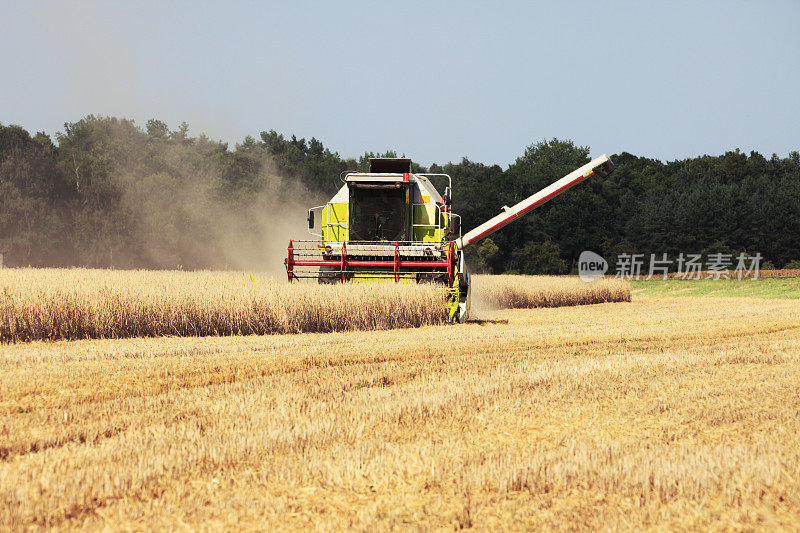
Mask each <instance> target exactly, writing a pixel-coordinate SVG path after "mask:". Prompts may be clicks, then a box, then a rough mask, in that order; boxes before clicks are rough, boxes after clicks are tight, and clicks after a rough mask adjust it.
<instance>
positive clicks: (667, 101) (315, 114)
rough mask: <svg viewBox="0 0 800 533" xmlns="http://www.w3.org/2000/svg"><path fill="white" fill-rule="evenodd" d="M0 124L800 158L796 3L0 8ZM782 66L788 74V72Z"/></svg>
mask: <svg viewBox="0 0 800 533" xmlns="http://www.w3.org/2000/svg"><path fill="white" fill-rule="evenodd" d="M0 14H1V15H2V16H3V19H4V20H6V22H7V25H6V26H7V28H6V31H5V32H4V34H3V36H2V37H0V43H2V44H3V45H4V49H6V50H11V51H12V53H7V54H6V55H7V59H6V62H5V63H6V65H5V67H6V69H5V71H6V75H7V80H8V81H7V83H5V84H3V86H2V88H0V122H2V123H4V124H19V125H20V126H23V127H25V128H26V129H28V130H30V131H31V132H35V131H45V132H46V133H48V134H51V135H53V134H55V133H56V132H57V131H61V130H63V123H64V122H74V121H77V120H79V119H81V118H82V117H84V116H86V115H88V114H98V115H110V116H116V117H120V118H130V119H133V120H135V121H136V123H137V124H138V125H140V126H142V127H144V125H145V123H146V121H147V120H148V119H150V118H157V119H160V120H163V121H165V122H166V123H167V124H168V125H169V127H170V128H171V129H177V128H178V126H179V125H180V123H181V122H183V121H186V122H187V123H188V124H189V126H190V134H192V135H198V134H200V133H205V134H206V135H208V136H209V137H211V138H212V139H216V140H222V141H225V142H228V143H229V144H230V145H231V146H233V145H234V144H235V143H239V142H241V141H242V140H243V139H244V138H245V137H246V136H247V135H251V136H254V137H257V136H258V134H259V132H261V131H263V130H270V129H274V130H276V131H278V132H280V133H283V134H285V135H292V134H296V135H297V136H298V137H305V138H307V139H308V138H311V137H316V138H317V139H319V140H320V141H322V142H323V143H324V145H325V146H326V147H328V148H330V149H331V150H333V151H336V152H338V153H339V154H340V155H342V156H343V157H358V156H359V155H361V154H363V153H364V151H383V150H386V149H393V150H397V151H398V152H400V153H405V154H406V155H407V156H409V157H411V158H413V159H414V160H415V161H418V162H420V163H422V164H424V165H429V164H430V163H432V162H437V163H445V162H447V161H458V160H460V159H461V157H469V158H470V159H472V160H474V161H480V162H484V163H491V164H494V163H497V164H500V165H502V166H506V165H508V164H509V163H511V162H513V160H514V159H515V158H516V157H517V156H519V155H521V154H522V153H523V151H524V148H525V147H526V146H528V145H530V144H531V143H534V142H537V141H539V140H542V139H550V138H553V137H557V138H561V139H571V140H573V141H574V142H575V143H576V144H578V145H582V146H586V145H588V146H590V147H591V150H592V154H593V155H597V154H599V153H603V152H606V153H609V154H610V153H620V152H623V151H627V152H630V153H633V154H636V155H642V156H647V157H653V158H657V159H661V160H665V161H669V160H675V159H682V158H685V157H692V156H697V155H703V154H720V153H723V152H725V151H728V150H733V149H736V148H740V149H741V150H742V151H743V152H745V153H747V152H749V151H750V150H756V151H758V152H760V153H762V154H763V155H765V156H769V155H771V154H772V153H777V154H779V155H781V156H785V155H787V154H788V153H789V152H790V151H793V150H798V149H800V129H798V127H797V124H798V123H800V98H798V97H797V95H796V91H797V87H800V69H798V68H797V67H796V65H798V64H800V35H798V33H797V32H796V30H795V28H794V26H795V25H796V23H797V21H798V20H800V4H798V3H795V2H777V1H776V2H765V3H762V4H757V5H756V4H749V3H744V2H704V3H702V4H700V5H697V4H694V3H682V2H678V3H671V4H668V5H657V6H650V5H648V6H643V5H638V4H636V3H629V2H609V3H607V4H606V5H605V6H603V7H598V6H597V5H595V4H593V3H588V2H570V3H566V4H557V5H552V4H547V3H535V4H532V5H531V4H527V3H520V4H508V5H504V6H501V7H496V6H490V5H487V4H482V3H476V2H470V3H458V4H456V3H453V4H438V5H434V6H430V5H427V4H423V3H406V4H403V6H402V7H400V6H389V7H387V6H383V5H380V6H373V5H372V4H368V3H361V2H349V3H345V4H335V5H323V6H314V7H305V8H303V7H302V6H298V5H254V4H243V3H236V4H213V3H170V4H168V5H162V4H159V3H155V2H147V3H143V4H135V5H133V4H131V5H128V4H106V3H99V2H98V3H81V4H79V5H73V4H66V3H52V4H49V3H48V4H45V3H38V2H34V3H25V4H10V5H4V6H2V7H0ZM792 65H795V66H794V67H793V66H792Z"/></svg>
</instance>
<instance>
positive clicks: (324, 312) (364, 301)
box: [0, 269, 630, 342]
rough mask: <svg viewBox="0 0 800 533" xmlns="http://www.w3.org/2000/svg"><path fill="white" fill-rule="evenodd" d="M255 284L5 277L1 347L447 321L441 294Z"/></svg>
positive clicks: (172, 275)
mask: <svg viewBox="0 0 800 533" xmlns="http://www.w3.org/2000/svg"><path fill="white" fill-rule="evenodd" d="M254 279H255V280H256V281H255V282H253V281H251V277H250V275H249V274H246V273H241V272H157V271H114V270H91V269H0V296H2V298H0V342H21V341H32V340H62V339H66V340H74V339H90V338H94V339H119V338H127V337H161V336H209V335H223V336H226V335H266V334H276V333H301V332H334V331H350V330H378V329H394V328H404V327H405V328H407V327H420V326H424V325H433V324H442V323H444V322H445V320H446V318H447V314H446V308H445V305H444V300H445V297H446V295H445V291H444V290H442V288H441V287H440V286H437V285H430V284H405V283H404V284H395V283H369V284H364V283H355V284H350V285H347V286H344V285H341V284H338V285H318V284H316V283H294V284H289V283H287V281H286V280H285V279H277V278H273V277H269V276H263V275H258V276H254ZM475 280H476V281H475V283H474V284H475V285H476V286H477V288H476V289H475V292H477V293H478V297H479V298H484V299H487V301H490V302H491V305H492V306H495V307H531V306H533V305H527V304H530V303H532V302H533V303H539V304H542V303H544V305H546V306H557V305H576V304H578V303H597V302H603V301H615V300H613V299H614V298H616V299H617V300H625V299H627V300H630V288H629V287H628V285H627V284H625V283H622V282H613V281H611V282H597V283H593V284H584V283H582V282H580V281H578V280H577V278H546V277H544V276H542V277H538V278H536V277H526V276H497V279H495V278H493V277H492V276H475ZM540 306H541V305H540Z"/></svg>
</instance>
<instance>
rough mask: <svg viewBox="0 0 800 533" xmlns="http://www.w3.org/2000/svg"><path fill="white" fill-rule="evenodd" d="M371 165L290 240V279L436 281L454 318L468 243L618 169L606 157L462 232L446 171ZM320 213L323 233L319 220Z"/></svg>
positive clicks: (462, 298) (463, 298)
mask: <svg viewBox="0 0 800 533" xmlns="http://www.w3.org/2000/svg"><path fill="white" fill-rule="evenodd" d="M369 164H370V168H369V172H348V173H347V174H346V175H345V176H344V178H343V181H344V185H343V186H342V188H341V189H339V192H337V193H336V195H335V196H334V197H333V198H331V200H330V201H329V202H328V203H326V204H325V205H320V206H317V207H312V208H311V209H309V210H308V229H309V233H310V234H311V235H313V236H314V237H316V239H315V240H304V241H296V240H293V241H289V250H288V255H287V257H286V260H285V264H286V273H287V275H288V277H289V281H290V282H291V281H292V280H294V279H302V278H311V279H315V280H318V281H319V282H320V283H336V282H365V281H376V280H377V281H394V282H405V283H423V282H428V283H438V284H441V285H443V286H444V287H446V288H447V309H448V319H449V320H450V321H451V322H460V321H462V320H464V319H466V317H467V314H468V313H469V303H470V277H469V273H468V272H467V268H466V265H465V264H464V252H463V250H464V248H466V247H467V246H469V245H471V244H474V243H475V242H477V241H479V240H480V239H483V238H484V237H487V236H489V235H491V234H492V233H494V232H495V231H497V230H499V229H500V228H502V227H504V226H505V225H507V224H509V223H511V222H513V221H514V220H517V219H518V218H521V217H522V216H523V215H525V214H526V213H528V212H529V211H531V210H533V209H535V208H537V207H539V206H540V205H542V204H544V203H545V202H547V201H548V200H550V199H552V198H555V197H556V196H558V195H559V194H561V193H562V192H564V191H566V190H567V189H569V188H570V187H572V186H574V185H577V184H578V183H580V182H581V181H583V180H585V179H586V178H588V177H589V176H592V175H594V174H596V175H598V176H600V177H601V178H605V177H606V176H608V175H609V174H611V173H612V172H613V171H614V168H615V167H614V163H612V162H611V159H609V158H608V156H607V155H602V156H600V157H598V158H597V159H595V160H593V161H591V162H590V163H587V164H585V165H583V166H582V167H580V168H579V169H577V170H575V171H573V172H570V173H569V174H567V175H566V176H564V177H563V178H561V179H560V180H558V181H556V182H555V183H553V184H551V185H549V186H547V187H545V188H544V189H542V190H541V191H539V192H537V193H536V194H534V195H532V196H529V197H528V198H526V199H525V200H523V201H521V202H519V203H518V204H516V205H515V206H513V207H507V206H505V207H503V212H502V213H500V214H499V215H497V216H495V217H493V218H491V219H489V220H487V221H486V222H484V223H483V224H481V225H480V226H478V227H477V228H475V229H473V230H472V231H469V232H467V233H466V234H465V235H461V219H460V217H459V216H458V215H457V214H455V213H453V212H452V209H451V207H452V201H453V196H452V190H453V188H452V179H451V178H450V176H449V175H447V174H415V173H414V172H413V168H412V165H411V160H410V159H397V158H376V159H370V160H369ZM432 177H436V178H446V179H447V181H448V185H447V187H446V188H445V190H444V196H442V195H440V194H439V193H438V192H437V190H436V188H435V187H434V186H433V184H432V183H431V181H430V179H429V178H432ZM317 212H319V215H320V216H319V220H320V228H319V233H315V224H314V220H315V219H316V218H317V217H316V213H317Z"/></svg>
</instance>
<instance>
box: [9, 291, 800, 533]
mask: <svg viewBox="0 0 800 533" xmlns="http://www.w3.org/2000/svg"><path fill="white" fill-rule="evenodd" d="M480 318H481V320H478V321H475V322H472V323H468V324H460V325H454V326H447V325H431V326H423V327H420V328H417V329H404V330H383V331H345V332H340V333H336V334H320V333H301V334H292V335H281V334H276V335H270V336H232V337H202V338H200V337H197V338H138V339H122V340H113V339H107V340H81V341H71V342H63V341H62V342H28V343H16V344H6V345H3V346H0V376H2V383H3V392H2V395H0V420H1V421H2V422H0V480H2V481H0V529H13V530H20V529H25V528H30V527H32V528H39V527H45V528H58V529H73V528H87V529H102V528H107V529H114V530H116V529H156V528H159V529H219V528H222V529H248V530H249V529H259V530H263V529H298V528H316V529H320V530H331V531H333V530H342V529H357V530H364V529H369V530H374V531H383V530H392V529H422V530H428V529H453V528H456V529H458V528H466V527H474V528H477V529H514V530H531V529H543V528H544V529H626V530H630V529H634V530H643V529H657V530H664V529H702V530H708V529H711V530H731V529H764V530H766V529H779V528H783V529H794V528H796V526H797V524H798V523H800V496H798V490H797V487H798V479H800V408H798V405H800V352H799V351H798V345H799V343H798V340H799V339H800V336H799V335H798V332H800V306H799V305H798V303H796V301H790V300H781V299H772V300H755V299H748V298H681V297H678V298H653V297H635V298H634V299H633V301H632V302H630V303H621V304H620V303H605V304H598V305H585V306H579V307H560V308H545V309H535V310H530V309H516V310H496V311H492V312H487V313H486V314H485V315H483V316H481V317H480Z"/></svg>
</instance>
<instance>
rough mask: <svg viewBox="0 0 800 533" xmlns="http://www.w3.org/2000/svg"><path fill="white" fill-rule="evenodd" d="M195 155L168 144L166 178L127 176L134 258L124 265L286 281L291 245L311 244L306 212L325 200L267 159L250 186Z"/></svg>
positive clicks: (126, 196) (164, 154)
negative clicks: (304, 241)
mask: <svg viewBox="0 0 800 533" xmlns="http://www.w3.org/2000/svg"><path fill="white" fill-rule="evenodd" d="M194 150H196V148H194V149H184V148H183V147H181V146H177V147H175V146H169V145H166V144H165V145H163V146H162V147H159V148H158V151H159V152H160V153H158V154H157V157H158V158H159V159H161V160H163V164H164V165H163V166H164V171H163V172H157V173H148V174H146V175H142V173H141V172H136V171H135V170H133V171H131V172H128V173H123V175H122V176H123V177H122V180H121V181H122V183H121V185H122V191H123V193H122V206H123V210H124V212H125V213H126V215H127V218H128V219H129V220H130V223H131V225H132V227H133V231H132V234H131V238H132V242H131V243H130V246H129V247H128V248H129V251H128V252H127V253H128V254H132V255H133V257H128V258H120V259H121V260H122V261H123V262H125V263H128V264H134V265H140V266H143V267H145V268H159V269H187V270H194V269H213V270H249V271H257V272H264V273H270V274H281V273H283V272H284V266H283V259H284V258H285V257H286V247H287V245H288V242H289V239H305V238H311V237H310V236H309V235H308V233H307V230H306V228H307V226H306V212H307V209H308V208H309V207H311V206H313V205H319V203H321V202H322V201H324V200H323V199H322V195H321V194H319V193H313V192H311V191H308V190H306V189H305V188H304V187H303V186H302V185H300V182H299V180H296V179H294V180H293V179H291V178H287V177H284V176H281V175H279V174H278V173H277V172H276V169H275V165H274V163H273V161H272V160H271V159H270V158H269V156H267V155H261V156H260V157H258V158H254V159H253V160H251V161H250V164H251V165H254V164H255V165H258V170H257V172H249V173H248V176H250V177H251V178H252V176H255V178H254V179H252V183H247V184H244V185H243V184H242V183H236V184H234V183H231V182H230V181H229V180H230V179H231V178H230V177H229V176H228V175H227V173H226V170H227V169H225V168H220V167H219V166H218V165H213V164H209V163H208V158H200V159H198V158H197V157H195V156H196V154H195V153H194ZM226 187H229V188H230V190H225V189H226ZM125 259H127V260H125Z"/></svg>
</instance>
